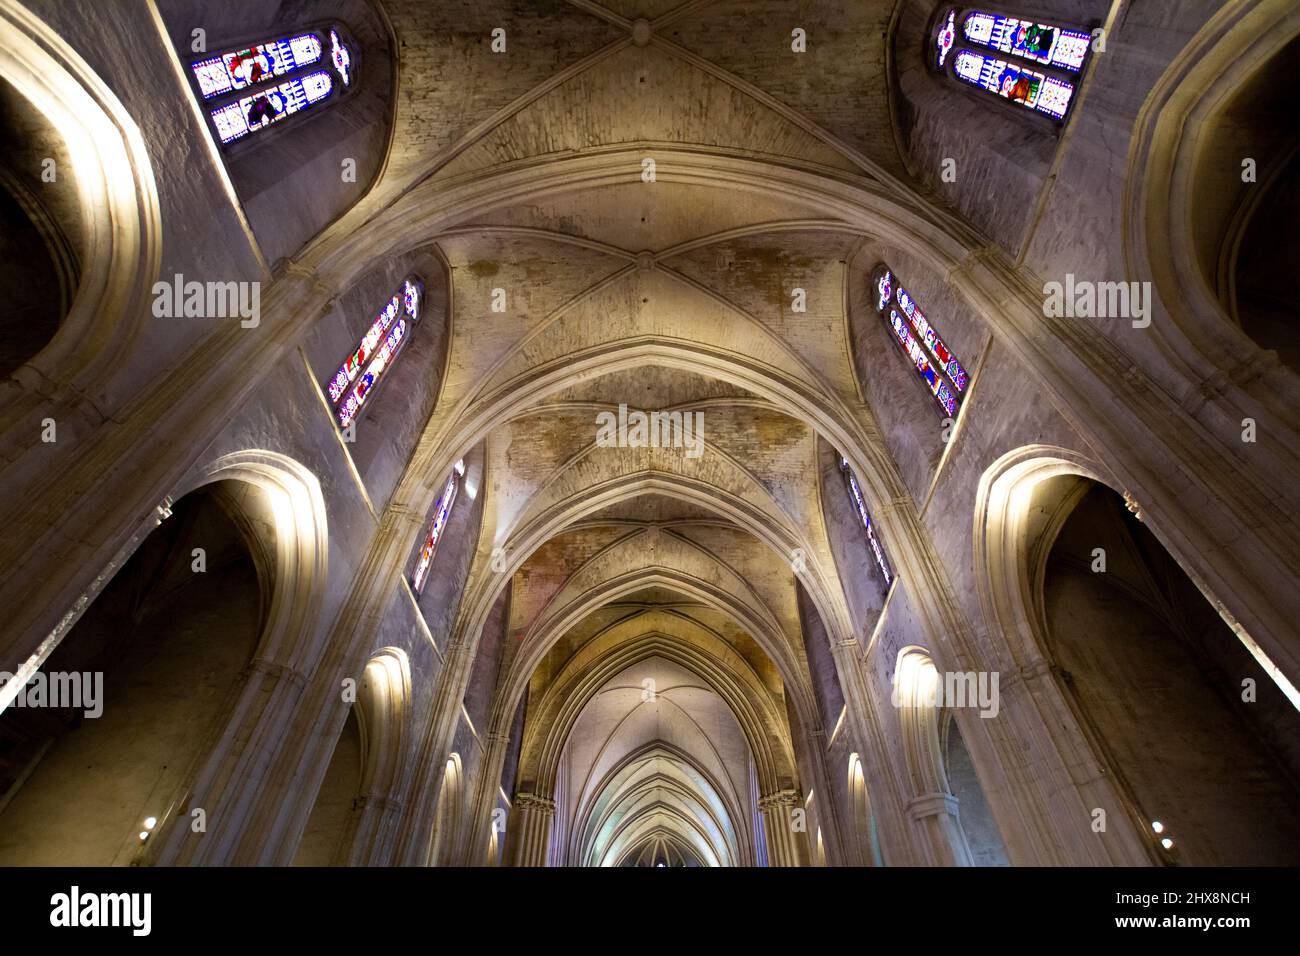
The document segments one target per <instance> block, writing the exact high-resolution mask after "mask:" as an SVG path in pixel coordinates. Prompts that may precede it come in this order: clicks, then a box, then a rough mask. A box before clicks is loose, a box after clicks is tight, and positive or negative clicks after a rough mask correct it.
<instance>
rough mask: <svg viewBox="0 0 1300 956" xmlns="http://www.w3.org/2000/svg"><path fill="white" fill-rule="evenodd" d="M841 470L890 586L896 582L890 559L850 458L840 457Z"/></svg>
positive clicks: (882, 575) (883, 574)
mask: <svg viewBox="0 0 1300 956" xmlns="http://www.w3.org/2000/svg"><path fill="white" fill-rule="evenodd" d="M840 470H841V471H842V472H844V478H845V480H846V481H847V483H848V486H849V497H850V498H852V500H853V510H854V511H856V512H857V513H858V519H859V520H860V521H861V522H862V529H863V531H865V532H866V535H867V544H869V545H870V546H871V554H872V556H873V557H874V558H875V559H876V567H877V568H879V569H880V575H881V577H883V578H884V579H885V587H888V586H889V585H891V584H892V583H893V582H894V574H893V572H892V571H890V570H889V560H888V559H887V558H886V557H885V549H884V547H883V546H882V545H881V543H880V538H879V536H877V534H876V527H875V525H874V524H873V523H872V521H871V513H870V512H868V511H867V503H866V501H864V500H863V498H862V489H861V488H860V487H858V479H857V476H856V475H854V474H853V469H852V468H851V467H850V466H849V460H848V459H847V458H844V457H843V456H841V457H840Z"/></svg>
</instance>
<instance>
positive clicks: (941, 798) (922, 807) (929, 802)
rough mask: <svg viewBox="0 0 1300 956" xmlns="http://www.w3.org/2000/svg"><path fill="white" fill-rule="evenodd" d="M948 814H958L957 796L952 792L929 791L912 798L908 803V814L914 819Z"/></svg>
mask: <svg viewBox="0 0 1300 956" xmlns="http://www.w3.org/2000/svg"><path fill="white" fill-rule="evenodd" d="M944 814H947V815H948V816H952V817H955V816H956V815H957V798H956V797H954V796H953V795H952V794H951V793H927V794H923V795H922V796H919V797H916V798H914V799H912V800H911V801H910V802H909V803H908V804H907V815H908V816H909V817H911V818H912V819H913V820H924V819H925V818H926V817H937V816H942V815H944Z"/></svg>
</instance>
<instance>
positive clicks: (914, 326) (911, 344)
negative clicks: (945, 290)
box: [876, 267, 968, 417]
mask: <svg viewBox="0 0 1300 956" xmlns="http://www.w3.org/2000/svg"><path fill="white" fill-rule="evenodd" d="M882 269H883V267H882ZM876 291H877V305H878V306H879V308H880V310H881V311H882V313H883V312H885V310H888V312H887V316H886V318H887V320H888V322H889V326H890V328H891V330H892V331H893V333H894V337H895V338H896V339H897V340H898V344H899V346H900V347H901V348H902V349H903V351H904V352H905V353H907V357H908V358H909V359H911V361H912V364H913V365H914V366H915V368H916V372H917V374H918V375H919V376H920V377H921V380H922V381H923V382H925V384H926V387H927V388H928V389H929V391H930V394H931V395H933V396H934V399H935V401H936V402H938V403H939V407H940V408H942V409H943V410H944V412H945V413H946V414H948V415H950V416H954V417H955V416H956V414H957V409H958V407H959V405H960V402H959V400H958V396H959V395H960V393H961V392H962V390H963V389H965V388H966V385H967V383H968V376H967V374H966V369H965V368H963V367H962V365H961V363H960V362H959V361H957V358H956V356H954V355H953V354H952V353H951V352H949V351H948V348H947V346H946V345H944V343H943V340H942V339H940V338H939V334H938V332H936V331H935V330H934V327H933V326H931V325H930V322H929V320H928V319H927V318H926V317H925V313H923V312H922V311H921V308H920V306H918V305H917V304H916V300H915V299H913V298H912V296H911V295H910V294H909V293H908V291H907V290H906V289H905V288H903V286H902V285H900V284H899V283H898V279H897V277H896V276H895V275H894V274H893V273H892V272H890V271H889V270H888V269H884V270H883V271H882V272H881V273H880V277H879V278H878V279H877V280H876ZM891 302H895V303H897V304H898V308H891V307H890V303H891ZM904 316H906V318H904ZM922 343H924V344H922ZM945 376H947V377H946V378H945Z"/></svg>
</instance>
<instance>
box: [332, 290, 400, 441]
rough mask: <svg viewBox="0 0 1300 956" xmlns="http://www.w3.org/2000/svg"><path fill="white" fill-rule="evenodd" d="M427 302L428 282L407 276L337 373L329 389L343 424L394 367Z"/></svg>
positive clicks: (357, 413) (354, 417)
mask: <svg viewBox="0 0 1300 956" xmlns="http://www.w3.org/2000/svg"><path fill="white" fill-rule="evenodd" d="M423 304H424V283H423V282H421V281H420V279H419V278H418V277H417V276H413V275H412V276H407V277H406V278H405V279H404V280H403V281H402V287H401V288H400V289H398V290H397V291H396V292H394V293H393V294H392V295H391V296H390V297H389V299H388V301H387V302H385V303H384V307H383V308H382V309H380V310H379V314H378V315H377V316H375V320H374V321H373V322H371V323H370V328H369V329H367V330H366V334H365V335H364V336H362V338H361V341H360V342H359V343H358V344H357V347H356V348H355V349H354V350H353V351H352V354H351V355H349V356H348V357H347V358H345V359H344V360H343V364H342V365H340V366H339V368H338V371H337V372H335V373H334V375H333V377H332V378H331V379H330V381H329V385H328V386H327V387H326V392H327V394H328V395H329V400H330V404H331V405H332V406H333V407H334V417H335V418H336V419H337V420H338V423H339V425H340V426H341V427H343V428H347V427H348V426H349V425H351V424H352V423H353V422H355V421H356V420H357V418H358V417H359V416H360V414H361V409H362V406H364V405H365V403H366V401H367V399H369V398H370V396H371V395H372V394H374V390H375V387H376V386H378V385H379V382H380V380H381V379H383V377H384V375H385V374H387V372H388V370H389V369H391V368H392V367H393V363H394V362H395V361H396V360H397V354H398V352H400V351H401V350H402V346H404V345H405V344H406V340H407V339H408V338H410V335H411V325H412V324H413V323H415V322H418V321H420V309H421V307H422V306H423Z"/></svg>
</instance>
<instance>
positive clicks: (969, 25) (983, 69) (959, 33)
mask: <svg viewBox="0 0 1300 956" xmlns="http://www.w3.org/2000/svg"><path fill="white" fill-rule="evenodd" d="M1091 43H1092V37H1091V35H1090V34H1088V33H1085V32H1084V31H1082V30H1069V29H1065V28H1064V27H1060V26H1056V25H1054V24H1050V23H1039V22H1038V21H1036V20H1025V19H1018V18H1016V17H1010V16H1004V15H1003V14H1000V13H988V12H985V11H982V10H972V11H968V12H965V13H962V14H959V13H958V12H957V10H955V9H952V10H948V11H947V12H946V13H945V14H944V15H943V16H941V17H940V19H939V26H938V27H937V29H936V31H935V35H934V44H935V52H936V58H935V65H936V67H937V68H938V69H940V70H943V69H945V64H950V66H948V67H947V69H951V71H952V75H953V76H955V77H957V79H959V80H961V81H963V82H965V83H969V84H970V85H972V86H975V87H978V88H980V89H982V90H985V91H987V92H989V93H992V94H993V95H994V96H997V97H999V98H1001V99H1004V100H1007V101H1008V102H1011V103H1016V104H1019V105H1020V106H1023V107H1024V108H1025V109H1028V110H1033V111H1035V112H1037V113H1041V114H1043V115H1045V116H1050V117H1052V118H1053V119H1056V120H1064V119H1065V114H1066V112H1067V111H1068V110H1069V108H1070V102H1071V101H1072V100H1073V99H1074V93H1075V76H1074V75H1075V74H1078V73H1080V72H1081V71H1082V70H1083V64H1084V60H1085V59H1087V56H1088V50H1089V49H1090V48H1091ZM967 44H969V45H971V46H977V47H982V48H983V50H976V49H971V48H970V46H967ZM954 49H955V51H956V53H955V55H954V56H951V57H950V56H949V54H950V53H952V52H953V51H954ZM984 51H989V52H984Z"/></svg>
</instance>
